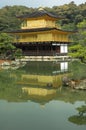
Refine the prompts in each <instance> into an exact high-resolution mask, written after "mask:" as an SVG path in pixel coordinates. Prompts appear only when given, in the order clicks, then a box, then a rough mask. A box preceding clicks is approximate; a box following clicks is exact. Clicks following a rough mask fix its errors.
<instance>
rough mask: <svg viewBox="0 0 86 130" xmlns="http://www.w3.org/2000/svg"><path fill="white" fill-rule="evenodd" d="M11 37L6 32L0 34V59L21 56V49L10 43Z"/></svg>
mask: <svg viewBox="0 0 86 130" xmlns="http://www.w3.org/2000/svg"><path fill="white" fill-rule="evenodd" d="M12 41H13V38H12V37H11V36H9V35H8V34H6V33H1V34H0V59H14V58H16V57H19V56H21V50H20V49H17V48H16V47H15V46H14V45H13V44H12Z"/></svg>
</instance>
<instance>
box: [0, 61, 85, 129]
mask: <svg viewBox="0 0 86 130" xmlns="http://www.w3.org/2000/svg"><path fill="white" fill-rule="evenodd" d="M64 76H67V77H69V78H71V79H76V80H78V81H80V80H86V65H85V64H82V63H80V62H78V61H74V62H47V61H46V62H43V61H40V62H38V61H37V62H35V61H33V62H28V63H27V64H26V65H25V66H23V67H20V68H18V69H15V68H7V67H6V68H4V69H3V68H0V130H85V129H86V91H83V90H75V89H72V88H71V87H66V86H64V85H63V83H62V79H63V77H64Z"/></svg>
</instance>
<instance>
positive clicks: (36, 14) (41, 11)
mask: <svg viewBox="0 0 86 130" xmlns="http://www.w3.org/2000/svg"><path fill="white" fill-rule="evenodd" d="M46 15H47V16H49V17H52V18H55V19H63V18H62V17H59V16H58V15H57V14H56V13H53V12H52V13H51V12H47V11H46V10H44V9H39V10H37V11H34V12H32V13H27V14H25V15H21V16H18V17H17V18H23V19H26V18H38V17H42V16H46Z"/></svg>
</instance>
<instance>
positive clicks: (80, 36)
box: [69, 20, 86, 62]
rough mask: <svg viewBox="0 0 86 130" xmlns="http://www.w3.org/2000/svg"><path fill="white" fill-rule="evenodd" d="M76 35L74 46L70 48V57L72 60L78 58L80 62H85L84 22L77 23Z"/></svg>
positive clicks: (85, 29)
mask: <svg viewBox="0 0 86 130" xmlns="http://www.w3.org/2000/svg"><path fill="white" fill-rule="evenodd" d="M77 27H78V33H77V35H76V36H75V39H74V41H75V43H76V44H75V45H72V46H71V47H70V49H69V50H70V55H71V56H72V57H74V58H79V59H81V61H84V62H85V61H86V20H83V21H82V22H80V23H78V25H77Z"/></svg>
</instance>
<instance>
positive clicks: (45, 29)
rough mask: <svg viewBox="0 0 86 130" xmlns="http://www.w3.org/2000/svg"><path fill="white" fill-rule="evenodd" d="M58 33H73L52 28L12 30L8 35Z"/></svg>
mask: <svg viewBox="0 0 86 130" xmlns="http://www.w3.org/2000/svg"><path fill="white" fill-rule="evenodd" d="M52 30H55V31H59V32H63V33H74V31H65V30H61V29H57V28H55V27H53V28H48V27H46V28H32V29H20V30H14V31H10V32H8V33H30V32H42V31H52Z"/></svg>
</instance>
